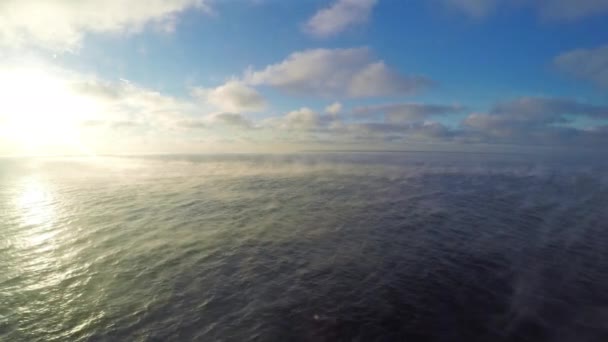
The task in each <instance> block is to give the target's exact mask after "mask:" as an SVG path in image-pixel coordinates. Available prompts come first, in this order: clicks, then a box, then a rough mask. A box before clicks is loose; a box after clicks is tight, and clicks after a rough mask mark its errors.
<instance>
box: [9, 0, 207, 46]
mask: <svg viewBox="0 0 608 342" xmlns="http://www.w3.org/2000/svg"><path fill="white" fill-rule="evenodd" d="M190 8H195V9H199V10H202V11H210V8H209V6H208V1H207V0H146V1H124V0H78V1H73V0H3V1H1V2H0V23H1V24H0V45H5V46H11V47H20V46H24V45H28V46H30V45H32V46H40V47H43V48H48V49H52V50H59V51H66V50H74V49H77V48H78V47H79V46H80V44H81V42H82V40H83V38H84V36H85V35H86V34H88V33H112V34H124V33H132V32H138V31H140V30H142V29H143V28H144V27H145V26H146V25H149V24H152V25H156V27H158V28H159V29H161V30H164V31H167V30H168V31H171V30H173V29H174V27H175V23H176V16H177V15H178V14H179V13H180V12H183V11H185V10H187V9H190Z"/></svg>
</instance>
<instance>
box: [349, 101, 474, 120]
mask: <svg viewBox="0 0 608 342" xmlns="http://www.w3.org/2000/svg"><path fill="white" fill-rule="evenodd" d="M463 110H464V107H463V106H460V105H434V104H421V103H389V104H381V105H373V106H362V107H356V108H354V109H353V113H352V114H353V116H354V117H356V118H369V117H384V121H385V122H389V123H405V122H415V121H422V120H426V119H428V118H429V117H430V116H433V115H446V114H452V113H457V112H461V111H463Z"/></svg>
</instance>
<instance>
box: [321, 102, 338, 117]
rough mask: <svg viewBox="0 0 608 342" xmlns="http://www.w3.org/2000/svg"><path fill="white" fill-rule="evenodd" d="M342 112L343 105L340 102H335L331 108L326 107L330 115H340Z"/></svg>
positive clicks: (326, 111)
mask: <svg viewBox="0 0 608 342" xmlns="http://www.w3.org/2000/svg"><path fill="white" fill-rule="evenodd" d="M341 111H342V104H341V103H340V102H334V103H332V104H330V105H329V106H327V107H325V113H327V114H330V115H338V114H340V112H341Z"/></svg>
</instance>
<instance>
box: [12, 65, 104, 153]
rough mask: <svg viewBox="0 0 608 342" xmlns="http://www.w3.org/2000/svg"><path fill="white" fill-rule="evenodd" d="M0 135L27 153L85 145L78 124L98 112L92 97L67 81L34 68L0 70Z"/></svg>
mask: <svg viewBox="0 0 608 342" xmlns="http://www.w3.org/2000/svg"><path fill="white" fill-rule="evenodd" d="M0 92H1V93H2V94H5V96H4V97H3V101H2V103H1V104H0V136H2V137H4V138H5V139H8V140H9V141H11V142H12V143H14V144H15V145H16V146H17V147H18V148H20V149H22V150H24V151H26V152H28V153H30V154H45V150H47V149H49V148H55V149H57V148H59V149H63V150H65V151H73V150H74V149H77V150H83V149H86V148H84V146H82V145H81V144H80V143H79V133H80V132H79V125H80V123H81V122H82V121H83V120H85V119H87V117H88V116H91V115H92V114H95V113H97V112H99V110H100V108H99V105H98V104H97V103H96V101H95V100H94V99H91V98H90V97H86V96H83V95H80V94H78V93H76V92H75V91H74V90H73V87H71V86H70V82H69V81H67V80H65V79H61V78H60V77H57V76H55V75H52V74H51V73H49V72H45V71H43V70H42V69H36V68H15V69H9V70H0Z"/></svg>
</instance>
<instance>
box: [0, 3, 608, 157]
mask: <svg viewBox="0 0 608 342" xmlns="http://www.w3.org/2000/svg"><path fill="white" fill-rule="evenodd" d="M0 18H2V19H4V20H2V24H0V46H1V47H2V51H3V52H1V53H0V70H2V71H0V72H2V73H3V74H2V75H0V76H3V77H2V79H3V80H4V81H0V90H2V91H3V92H4V93H5V96H8V97H10V98H14V99H31V101H33V102H35V103H38V105H36V106H34V105H32V104H31V103H25V104H22V103H21V102H19V101H16V100H15V101H9V104H4V105H2V104H0V144H1V145H0V153H3V154H22V153H34V154H46V153H77V152H76V151H74V150H77V151H88V152H87V153H120V152H122V153H129V152H131V153H161V152H180V153H182V152H184V153H197V152H203V153H204V152H208V151H235V152H241V151H243V152H245V151H267V150H268V151H283V150H287V151H289V150H300V149H357V150H361V149H404V150H407V149H446V148H449V149H462V150H480V149H491V150H500V149H501V148H502V149H504V148H512V146H518V148H528V147H534V146H545V147H548V148H555V149H561V148H570V149H572V148H587V149H589V148H590V149H596V150H597V148H598V147H603V146H606V143H607V142H608V101H607V100H608V20H607V19H608V0H536V1H533V0H518V1H507V0H409V1H398V0H309V1H279V0H151V1H148V2H139V1H137V2H135V1H133V2H127V1H120V0H109V1H102V0H83V1H81V2H79V3H78V4H77V5H75V4H74V3H73V2H72V1H68V0H48V1H42V0H8V1H4V2H3V3H2V4H0ZM28 82H30V83H33V84H34V85H29V84H28ZM15 84H17V86H14V85H15ZM45 87H48V88H49V89H46V88H45ZM51 94H54V95H53V96H51ZM25 102H27V101H25ZM45 102H46V103H45ZM2 126H4V127H2ZM32 137H35V138H32ZM28 139H29V140H28Z"/></svg>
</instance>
